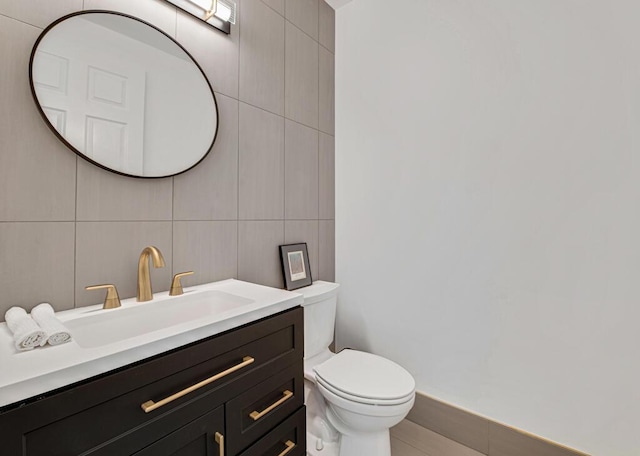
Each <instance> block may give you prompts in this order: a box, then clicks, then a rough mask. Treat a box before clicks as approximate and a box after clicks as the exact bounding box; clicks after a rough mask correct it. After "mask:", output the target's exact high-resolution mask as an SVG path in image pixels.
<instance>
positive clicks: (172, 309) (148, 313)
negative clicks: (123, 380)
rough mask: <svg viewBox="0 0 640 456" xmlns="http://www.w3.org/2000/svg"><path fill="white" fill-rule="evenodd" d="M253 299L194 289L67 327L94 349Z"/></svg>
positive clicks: (89, 317) (94, 315) (87, 317)
mask: <svg viewBox="0 0 640 456" xmlns="http://www.w3.org/2000/svg"><path fill="white" fill-rule="evenodd" d="M129 301H131V300H129ZM254 302H255V301H254V300H253V299H247V298H243V297H241V296H236V295H232V294H229V293H225V292H224V291H218V290H202V291H197V290H191V291H188V292H186V293H185V294H183V295H181V296H171V297H167V298H166V299H164V300H162V301H150V302H146V303H135V302H132V303H131V304H130V306H127V307H120V308H118V309H111V310H108V311H101V312H99V313H97V312H95V311H93V312H92V314H86V315H85V316H82V317H81V318H77V319H75V320H69V321H68V322H67V323H66V326H67V328H69V331H71V334H73V338H74V339H75V341H76V342H77V343H78V345H80V346H81V347H84V348H93V347H99V346H101V345H106V344H111V343H114V342H119V341H123V340H126V339H130V338H132V337H138V336H142V335H145V334H148V333H152V332H154V331H159V330H166V329H169V328H171V327H174V326H178V325H181V324H183V323H188V322H190V321H194V320H199V319H201V318H203V317H207V316H211V315H220V314H223V313H224V312H227V311H229V310H233V309H238V308H239V307H242V306H246V305H247V304H252V303H254Z"/></svg>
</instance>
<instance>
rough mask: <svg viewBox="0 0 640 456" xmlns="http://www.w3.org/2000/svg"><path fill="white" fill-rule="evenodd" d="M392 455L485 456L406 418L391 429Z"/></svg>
mask: <svg viewBox="0 0 640 456" xmlns="http://www.w3.org/2000/svg"><path fill="white" fill-rule="evenodd" d="M391 456H484V455H482V453H479V452H477V451H475V450H472V449H471V448H468V447H466V446H464V445H460V444H459V443H457V442H454V441H453V440H449V439H447V438H446V437H443V436H441V435H440V434H437V433H435V432H433V431H430V430H429V429H426V428H423V427H422V426H419V425H417V424H415V423H413V422H412V421H409V420H404V421H402V422H401V423H400V424H398V425H397V426H395V427H393V428H392V429H391Z"/></svg>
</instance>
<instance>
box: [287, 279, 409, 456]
mask: <svg viewBox="0 0 640 456" xmlns="http://www.w3.org/2000/svg"><path fill="white" fill-rule="evenodd" d="M338 287H339V285H338V284H335V283H330V282H320V281H318V282H314V284H313V285H311V286H309V287H306V288H302V289H299V290H296V291H299V292H301V293H302V294H303V295H304V297H305V300H304V304H303V306H304V307H305V317H304V324H305V361H304V362H305V404H306V406H307V454H309V455H311V456H319V455H322V456H362V455H367V456H390V454H391V449H390V442H389V428H390V427H392V426H394V425H396V424H397V423H399V422H400V421H402V420H403V419H404V418H405V417H406V415H407V413H409V410H411V407H412V406H413V403H414V400H415V381H414V379H413V377H412V376H411V374H409V373H408V372H407V371H406V370H405V369H403V368H402V367H401V366H399V365H398V364H396V363H394V362H393V361H390V360H388V359H386V358H383V357H381V356H377V355H374V354H371V353H366V352H362V351H358V350H352V349H346V350H343V351H341V352H339V353H337V354H334V353H332V352H331V351H329V348H328V347H329V344H330V343H331V342H332V340H333V327H334V322H335V309H336V303H337V289H338Z"/></svg>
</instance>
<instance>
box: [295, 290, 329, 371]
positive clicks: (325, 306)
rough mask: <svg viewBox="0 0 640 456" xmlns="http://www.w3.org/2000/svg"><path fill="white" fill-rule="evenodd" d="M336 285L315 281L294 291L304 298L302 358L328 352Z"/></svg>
mask: <svg viewBox="0 0 640 456" xmlns="http://www.w3.org/2000/svg"><path fill="white" fill-rule="evenodd" d="M339 287H340V285H339V284H337V283H332V282H323V281H321V280H317V281H315V282H313V284H312V285H309V286H308V287H304V288H299V289H297V290H294V292H296V293H301V294H302V295H303V296H304V303H303V304H302V307H304V358H305V359H310V358H313V357H314V356H316V355H319V354H321V353H323V352H328V350H329V345H331V342H333V332H334V328H335V322H336V304H337V301H338V288H339Z"/></svg>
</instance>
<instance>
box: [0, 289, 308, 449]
mask: <svg viewBox="0 0 640 456" xmlns="http://www.w3.org/2000/svg"><path fill="white" fill-rule="evenodd" d="M302 301H303V300H302V295H300V294H297V293H292V292H290V291H285V290H279V289H276V288H270V287H265V286H262V285H256V284H253V283H248V282H243V281H240V280H234V279H228V280H222V281H219V282H212V283H208V284H203V285H197V286H194V287H189V288H185V290H184V294H183V295H181V296H169V293H168V292H166V291H165V292H160V293H155V294H154V295H153V300H152V301H148V302H136V299H135V298H129V299H123V300H122V307H119V308H117V309H102V304H97V305H94V306H88V307H78V308H75V309H70V310H65V311H63V312H57V313H56V315H57V317H58V318H60V320H61V321H62V322H63V323H64V324H65V325H66V326H67V328H68V329H69V331H70V332H71V335H72V340H71V342H69V343H67V344H62V345H57V346H45V347H42V348H37V349H35V350H30V351H26V352H16V350H15V347H14V344H13V337H12V335H11V331H9V328H8V327H7V325H6V323H0V366H2V368H0V407H2V406H4V405H7V404H11V403H13V402H18V401H20V400H23V399H26V398H30V397H34V396H36V395H39V394H42V393H45V392H47V391H52V390H55V389H57V388H61V387H63V386H65V385H70V384H72V383H75V382H78V381H81V380H84V379H87V378H90V377H92V376H94V375H99V374H103V373H105V372H109V371H111V370H113V369H117V368H119V367H122V366H126V365H128V364H131V363H135V362H137V361H140V360H143V359H147V358H150V357H152V356H155V355H158V354H160V353H164V352H167V351H169V350H173V349H175V348H177V347H182V346H184V345H187V344H190V343H193V342H196V341H199V340H202V339H205V338H207V337H211V336H213V335H216V334H220V333H222V332H225V331H229V330H231V329H234V328H237V327H239V326H242V325H245V324H248V323H251V322H254V321H256V320H259V319H261V318H265V317H269V316H271V315H274V314H276V313H279V312H282V311H285V310H287V309H291V308H292V307H295V306H297V305H300V304H302ZM0 454H2V451H0Z"/></svg>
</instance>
